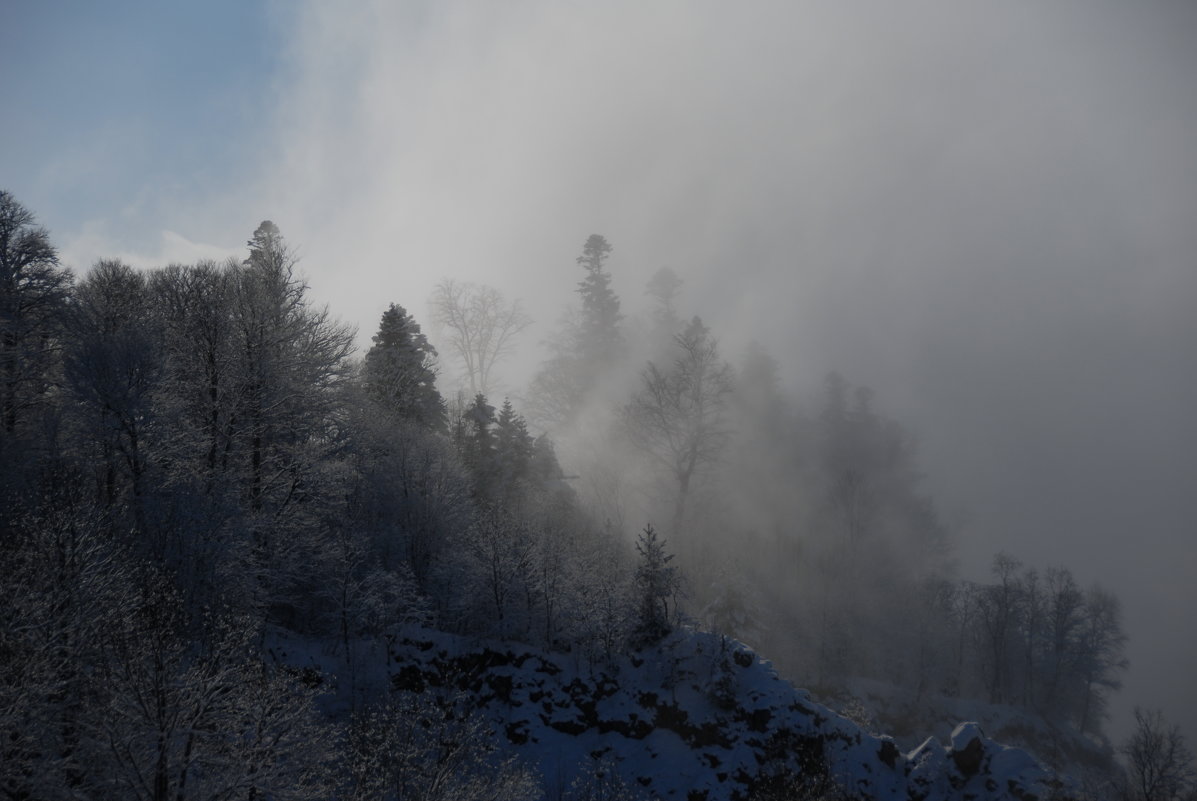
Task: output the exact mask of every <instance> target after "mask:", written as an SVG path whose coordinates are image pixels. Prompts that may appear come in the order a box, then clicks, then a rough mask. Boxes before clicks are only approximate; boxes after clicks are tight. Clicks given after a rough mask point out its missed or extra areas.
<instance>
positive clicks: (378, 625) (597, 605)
mask: <svg viewBox="0 0 1197 801" xmlns="http://www.w3.org/2000/svg"><path fill="white" fill-rule="evenodd" d="M294 266H295V259H294V257H293V255H292V253H291V250H290V249H289V247H288V246H287V243H286V241H285V240H284V238H283V236H282V234H281V232H280V231H279V230H278V228H277V227H276V226H274V225H273V224H272V223H270V222H264V223H262V224H261V225H260V226H259V227H258V229H257V230H256V231H255V232H254V234H253V237H252V238H251V239H250V240H249V243H248V255H247V257H246V258H245V259H244V260H236V259H232V260H229V261H225V262H220V263H216V262H201V263H197V264H191V265H170V266H167V267H164V268H161V269H156V270H150V271H138V270H134V269H132V268H130V267H129V266H127V265H125V264H122V263H120V262H118V261H101V262H98V263H97V264H95V265H94V266H93V268H92V269H91V270H89V271H88V272H87V273H86V274H85V275H83V276H80V277H77V276H75V275H73V274H72V273H71V272H70V271H68V270H66V269H64V268H62V267H61V266H60V265H59V262H58V258H57V254H56V252H55V250H54V247H53V245H52V244H51V242H50V239H49V236H48V234H47V232H46V231H45V230H44V229H42V228H40V227H38V226H37V225H36V221H35V220H34V218H33V215H32V214H31V213H30V212H29V211H28V210H27V209H25V208H24V207H23V206H21V205H20V204H19V203H18V202H17V201H16V200H15V198H13V197H12V195H11V194H9V193H7V192H6V193H3V194H0V421H2V425H0V526H2V531H3V539H2V541H0V599H2V600H0V604H2V605H3V614H0V795H3V797H6V798H13V799H24V798H68V797H70V798H81V797H123V798H145V799H155V800H157V799H162V800H163V801H164V800H165V799H167V798H170V799H178V800H183V799H190V798H213V799H215V798H232V797H247V798H262V797H272V798H325V797H329V795H331V794H333V793H334V792H335V793H336V794H338V797H344V798H357V797H362V798H367V797H369V798H373V797H378V796H379V795H380V794H385V793H388V792H389V793H391V794H397V795H398V796H399V797H404V798H406V797H421V798H470V797H476V796H479V795H480V794H485V793H489V795H487V796H486V797H510V798H522V797H527V796H529V795H535V794H536V792H537V791H536V789H535V788H536V780H535V777H534V776H532V774H531V773H530V772H529V771H528V770H527V769H526V768H523V767H521V766H519V765H516V764H515V763H512V762H510V761H508V760H504V758H502V756H501V755H500V754H498V753H497V752H496V750H495V749H496V747H497V745H496V743H495V741H494V740H493V739H491V738H489V736H484V734H485V727H484V726H482V724H481V722H480V721H478V720H476V719H474V718H472V717H471V712H470V710H469V706H468V703H467V702H465V701H463V700H462V699H456V700H452V699H450V700H445V699H440V700H438V699H432V698H412V697H407V696H403V695H395V694H392V693H390V692H389V691H387V685H386V683H385V671H386V666H387V661H388V659H389V653H388V649H387V644H388V643H389V642H393V641H394V638H395V637H396V636H398V634H399V632H401V631H403V630H404V627H405V626H408V625H411V624H419V625H425V626H435V627H439V628H441V629H444V630H447V631H451V632H455V633H464V634H479V635H485V636H495V637H505V638H518V639H523V640H526V641H529V642H534V643H539V644H543V645H546V646H548V647H553V648H561V649H571V650H573V651H575V652H577V653H578V654H579V657H580V658H589V659H602V658H604V657H605V656H606V655H610V654H612V653H615V652H620V651H623V650H624V649H626V648H627V647H629V642H633V641H634V642H641V641H643V640H644V639H645V637H646V632H652V631H654V629H653V628H652V626H653V624H654V622H655V621H656V620H657V618H656V611H655V609H656V607H655V606H654V607H653V609H651V610H649V611H648V612H644V611H643V610H645V608H646V607H645V604H644V603H643V602H642V600H643V598H644V597H648V596H651V594H652V593H655V592H657V590H658V586H659V579H660V578H661V576H662V575H665V576H667V575H669V570H668V568H662V570H661V571H656V572H654V571H653V570H648V571H645V570H644V569H643V568H642V569H641V570H639V571H638V570H637V569H636V564H637V561H636V560H637V556H636V553H635V550H634V549H633V547H632V544H631V543H629V542H626V541H624V540H623V539H622V538H620V537H617V536H616V535H615V533H614V532H613V531H611V530H610V529H609V528H607V527H604V526H602V525H598V524H595V523H594V522H593V521H592V520H591V518H590V517H589V516H588V514H587V513H586V511H585V510H584V509H583V507H582V506H581V504H579V502H578V501H577V499H576V496H575V493H574V491H573V490H572V489H570V487H569V486H568V483H567V482H566V481H565V480H564V476H563V473H562V470H561V467H560V465H559V464H558V461H557V457H556V455H555V453H554V448H553V445H552V443H551V442H550V441H549V439H548V438H547V437H543V436H542V437H533V436H532V435H531V434H530V433H529V432H528V429H527V424H526V423H525V421H524V419H523V417H522V416H521V415H520V414H519V413H517V412H516V410H515V408H514V407H513V405H512V404H511V403H510V402H504V403H502V404H500V405H499V408H498V409H496V408H495V406H494V405H492V404H491V403H490V402H489V401H488V399H487V398H486V397H485V396H484V395H482V394H481V393H479V394H477V395H476V396H475V397H474V398H473V399H472V400H470V401H468V402H454V403H446V402H445V401H444V400H443V399H442V397H441V395H440V393H439V391H438V389H437V387H436V383H435V379H436V369H435V368H436V360H435V351H434V350H433V349H432V347H431V346H430V345H429V344H428V342H427V340H426V338H425V337H424V335H423V334H422V332H421V330H420V327H419V325H418V324H417V323H416V322H415V321H414V320H413V318H412V317H411V316H410V315H408V314H407V313H406V311H405V310H404V309H403V308H401V307H400V306H398V305H392V306H391V307H390V308H389V309H388V310H387V311H386V313H384V315H383V316H382V319H381V320H380V325H379V329H378V333H377V334H376V335H375V337H374V344H373V347H371V348H370V350H369V351H368V352H367V354H366V355H365V358H364V359H361V360H356V359H355V358H354V353H353V350H354V349H353V340H354V331H353V330H352V329H351V328H350V327H348V326H345V325H344V324H342V323H340V322H338V321H337V320H336V319H335V318H334V317H333V316H332V315H331V314H330V313H329V311H328V310H327V309H325V308H323V307H321V306H319V305H317V304H315V303H313V302H312V300H311V298H310V297H309V294H308V292H307V287H306V285H305V284H304V283H303V281H302V279H301V278H300V277H299V276H297V275H296V273H295V271H294ZM642 561H643V560H642ZM654 582H656V583H654ZM642 613H643V614H644V615H647V617H646V618H645V620H647V621H648V623H647V624H646V623H645V622H644V621H643V620H641V615H642ZM653 636H656V635H655V634H654V635H653ZM285 642H290V643H294V642H299V643H306V644H307V645H305V646H303V647H305V648H309V649H311V648H315V649H318V650H320V651H321V652H322V653H324V654H325V655H326V656H328V655H331V658H333V659H335V660H337V663H338V664H340V665H341V669H340V670H339V671H338V675H337V677H336V679H335V680H334V679H333V678H332V677H331V676H322V675H319V674H314V673H312V672H311V671H303V670H300V669H299V667H300V665H292V664H288V662H287V660H285V659H275V658H274V657H273V656H272V653H273V651H274V650H275V649H276V648H278V647H280V645H279V644H280V643H285ZM380 676H382V677H383V678H382V679H380V678H379V677H380ZM334 681H335V685H334ZM380 681H381V683H380ZM328 693H332V697H333V698H334V699H335V701H333V702H328V701H326V702H324V703H325V704H326V705H327V703H333V707H332V708H333V709H334V710H336V709H339V710H342V711H341V712H337V713H336V714H333V715H331V716H330V715H327V714H323V713H321V712H320V711H319V708H318V705H317V699H318V697H319V696H326V695H327V694H328ZM446 704H447V706H446ZM413 726H414V728H413ZM405 727H406V728H405ZM423 731H427V732H429V737H433V738H434V739H422V738H417V737H415V735H416V734H418V733H419V732H423ZM403 732H406V735H404V734H403ZM437 732H440V734H437ZM530 788H531V789H530ZM496 793H498V795H497V796H496V795H495V794H496Z"/></svg>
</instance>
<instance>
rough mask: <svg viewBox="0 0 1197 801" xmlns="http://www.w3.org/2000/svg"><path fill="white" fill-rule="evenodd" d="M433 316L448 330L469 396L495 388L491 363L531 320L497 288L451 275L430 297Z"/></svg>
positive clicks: (503, 354)
mask: <svg viewBox="0 0 1197 801" xmlns="http://www.w3.org/2000/svg"><path fill="white" fill-rule="evenodd" d="M430 303H431V306H432V314H433V320H434V321H435V322H436V323H438V324H439V325H442V326H444V327H445V328H446V329H447V330H448V335H449V347H450V348H452V350H453V353H454V355H456V356H457V358H458V359H460V360H461V363H462V365H463V366H464V368H465V375H466V380H467V381H468V383H469V387H468V389H469V394H470V396H473V395H476V394H477V393H479V392H481V393H482V394H484V395H486V394H489V393H490V392H491V391H492V390H493V389H494V384H493V382H494V379H493V377H492V373H493V371H494V367H495V365H496V364H498V363H499V362H500V361H502V360H503V359H504V358H506V357H507V356H510V355H511V353H512V352H513V350H514V347H515V341H516V338H517V337H518V336H519V335H520V334H521V333H522V332H523V331H524V330H525V329H527V327H528V326H529V325H531V324H532V318H531V317H530V316H528V314H527V313H525V312H524V310H523V307H522V306H521V304H520V302H519V301H518V300H515V301H511V302H510V303H509V302H508V301H507V300H506V299H505V298H504V297H503V295H502V293H500V292H499V291H498V290H497V289H495V288H493V287H489V286H484V285H479V284H471V283H466V282H461V281H454V280H452V279H449V280H445V281H442V282H441V283H439V284H437V286H436V289H435V290H433V293H432V298H431V301H430Z"/></svg>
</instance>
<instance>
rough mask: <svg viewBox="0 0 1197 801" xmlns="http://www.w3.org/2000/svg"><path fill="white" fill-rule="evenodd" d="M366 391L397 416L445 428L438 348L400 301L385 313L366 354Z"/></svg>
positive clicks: (429, 425) (424, 424)
mask: <svg viewBox="0 0 1197 801" xmlns="http://www.w3.org/2000/svg"><path fill="white" fill-rule="evenodd" d="M365 384H366V392H367V394H368V395H369V396H370V398H372V399H373V400H374V401H375V402H376V403H378V404H379V405H380V406H382V407H383V408H384V409H386V410H387V411H389V412H392V413H394V414H395V415H396V416H397V417H399V418H401V419H405V420H410V421H412V422H415V423H418V424H420V425H422V426H425V427H426V428H431V429H435V430H437V431H440V430H443V429H444V427H445V402H444V400H443V399H442V398H441V394H440V392H439V391H438V390H437V388H436V349H435V348H433V347H432V345H430V344H429V343H428V338H427V337H425V336H424V334H423V333H422V332H421V331H420V324H419V323H417V322H416V321H415V320H414V319H412V316H411V315H410V314H408V313H407V312H406V311H405V310H404V308H403V307H402V306H400V305H398V304H397V303H392V304H391V305H390V307H389V308H388V309H387V310H386V311H385V312H383V313H382V320H381V322H380V323H379V326H378V333H377V334H375V335H374V346H373V347H371V348H370V350H369V352H368V353H366V364H365Z"/></svg>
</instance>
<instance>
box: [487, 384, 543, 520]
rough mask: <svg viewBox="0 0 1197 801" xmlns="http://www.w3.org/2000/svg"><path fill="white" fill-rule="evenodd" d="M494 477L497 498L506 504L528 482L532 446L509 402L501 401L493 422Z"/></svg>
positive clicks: (531, 441) (518, 416) (526, 425)
mask: <svg viewBox="0 0 1197 801" xmlns="http://www.w3.org/2000/svg"><path fill="white" fill-rule="evenodd" d="M494 447H495V473H496V479H497V482H498V487H497V488H496V489H497V490H498V493H499V495H500V496H501V497H502V498H503V499H504V500H505V501H508V502H511V501H512V500H514V499H515V497H516V495H517V493H518V492H519V488H520V487H521V486H522V485H523V484H524V482H525V481H526V480H527V479H528V474H529V470H530V468H531V463H532V454H533V447H534V443H533V440H532V435H531V434H529V433H528V424H527V423H526V422H525V421H524V418H523V416H521V415H519V414H517V413H516V411H515V409H514V407H512V405H511V400H510V399H508V398H504V399H503V406H502V407H501V408H500V409H499V416H498V418H496V420H495V437H494Z"/></svg>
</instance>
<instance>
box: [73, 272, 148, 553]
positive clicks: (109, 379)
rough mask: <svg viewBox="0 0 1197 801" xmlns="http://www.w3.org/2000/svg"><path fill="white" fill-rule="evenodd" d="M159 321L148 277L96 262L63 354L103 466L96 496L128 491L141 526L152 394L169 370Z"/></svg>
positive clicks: (109, 502) (112, 498)
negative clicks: (164, 364)
mask: <svg viewBox="0 0 1197 801" xmlns="http://www.w3.org/2000/svg"><path fill="white" fill-rule="evenodd" d="M155 323H156V319H155V315H154V314H153V313H152V309H151V305H150V296H149V292H148V288H147V285H146V280H145V276H144V275H143V274H142V273H139V272H137V271H136V270H134V269H133V268H132V267H129V266H128V265H126V264H122V263H121V262H119V261H101V262H98V263H97V264H96V265H95V266H94V267H93V268H92V270H91V272H90V273H88V275H87V277H86V278H85V279H84V281H83V282H82V283H81V284H80V285H79V287H78V291H77V292H76V299H75V303H74V305H73V307H72V314H71V315H70V317H69V322H68V325H67V328H68V330H69V336H68V337H67V345H66V348H65V350H66V353H65V359H64V361H65V375H66V383H67V386H68V387H69V388H70V390H71V395H72V397H73V399H74V400H76V401H77V403H76V404H74V405H73V410H74V411H75V414H74V418H75V422H76V425H77V426H78V429H77V430H78V433H79V435H80V439H81V440H82V441H84V442H88V443H94V452H92V453H89V454H87V458H86V461H88V462H90V463H91V464H93V465H95V466H96V470H97V472H98V474H97V476H96V485H97V490H98V492H97V496H98V497H99V498H100V499H101V502H102V503H103V505H104V506H107V507H113V506H115V505H116V504H117V502H118V496H122V495H123V496H125V497H124V501H125V502H126V504H127V505H128V507H130V508H131V510H132V518H133V524H134V527H135V529H136V530H137V531H138V532H142V533H144V532H145V529H146V521H145V504H146V499H145V495H146V492H147V486H146V484H147V479H146V471H147V470H148V469H149V467H150V453H151V448H152V447H153V443H152V442H151V441H149V440H150V435H151V432H152V431H153V429H154V427H155V420H154V418H155V416H156V414H155V412H156V409H155V404H154V403H153V395H154V393H155V392H156V391H157V390H158V386H159V383H160V381H161V378H162V374H163V354H162V352H161V348H160V346H159V342H160V341H161V334H160V332H159V330H158V328H157V326H156V324H155ZM160 552H161V551H160V549H159V553H160Z"/></svg>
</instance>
